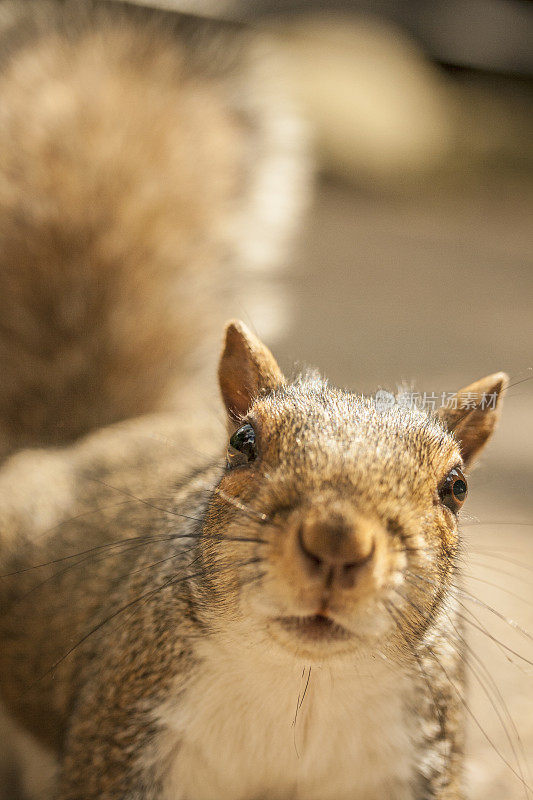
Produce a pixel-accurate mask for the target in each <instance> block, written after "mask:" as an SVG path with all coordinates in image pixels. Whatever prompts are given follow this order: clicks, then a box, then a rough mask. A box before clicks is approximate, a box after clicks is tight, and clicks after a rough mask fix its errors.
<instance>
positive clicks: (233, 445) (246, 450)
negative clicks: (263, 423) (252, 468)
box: [227, 423, 257, 467]
mask: <svg viewBox="0 0 533 800" xmlns="http://www.w3.org/2000/svg"><path fill="white" fill-rule="evenodd" d="M256 456H257V450H256V446H255V431H254V429H253V428H252V426H251V425H250V424H249V423H246V425H243V426H242V427H241V428H239V430H238V431H235V433H234V434H233V436H232V437H231V439H230V440H229V445H228V453H227V458H228V467H239V466H241V465H242V464H248V462H250V461H253V460H254V459H255V457H256Z"/></svg>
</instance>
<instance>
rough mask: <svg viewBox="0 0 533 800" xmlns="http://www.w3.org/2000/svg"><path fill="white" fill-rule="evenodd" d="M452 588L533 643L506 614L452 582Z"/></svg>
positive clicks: (410, 573) (527, 632) (523, 630)
mask: <svg viewBox="0 0 533 800" xmlns="http://www.w3.org/2000/svg"><path fill="white" fill-rule="evenodd" d="M406 573H407V574H409V575H412V576H413V577H417V578H419V579H420V580H422V581H425V582H427V583H430V584H431V585H433V586H436V587H438V584H435V583H432V582H431V581H429V580H428V579H427V578H424V577H423V576H422V575H415V574H414V573H412V572H410V571H409V570H406ZM450 586H452V587H453V588H454V589H455V590H456V591H457V592H459V593H460V594H461V596H462V597H464V598H465V600H469V601H470V602H471V603H475V604H476V605H479V606H481V608H484V609H486V610H487V611H490V612H491V613H492V614H494V615H495V616H496V617H498V619H500V620H502V622H505V623H506V624H507V625H509V626H510V627H511V628H513V629H514V630H516V631H518V632H519V633H521V634H522V635H523V636H525V637H526V638H527V639H530V640H531V641H533V636H532V635H531V634H530V633H529V631H526V630H525V628H522V627H521V626H520V625H519V624H518V622H515V621H514V620H513V619H509V618H508V617H506V616H505V615H504V614H501V613H500V612H499V611H498V610H497V609H495V608H494V607H493V606H491V605H489V604H488V603H485V602H484V601H483V600H480V599H479V597H476V596H475V595H473V594H472V593H471V592H468V591H466V589H463V588H462V587H461V586H457V585H456V584H455V583H451V582H450Z"/></svg>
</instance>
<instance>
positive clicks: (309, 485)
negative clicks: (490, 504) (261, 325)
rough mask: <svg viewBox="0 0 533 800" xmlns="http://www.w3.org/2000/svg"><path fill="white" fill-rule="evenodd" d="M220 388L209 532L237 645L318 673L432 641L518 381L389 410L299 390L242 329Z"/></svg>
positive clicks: (308, 385) (304, 381)
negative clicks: (462, 525) (223, 451)
mask: <svg viewBox="0 0 533 800" xmlns="http://www.w3.org/2000/svg"><path fill="white" fill-rule="evenodd" d="M219 381H220V388H221V392H222V397H223V400H224V404H225V406H226V409H227V413H228V417H229V424H230V435H229V442H228V450H227V466H226V469H225V472H224V474H223V476H222V478H221V480H220V483H219V485H218V488H217V490H216V491H215V492H214V494H213V496H212V499H211V501H210V505H209V507H208V511H207V516H206V522H205V528H204V537H203V547H204V558H205V559H208V560H209V562H210V563H211V564H212V565H213V567H217V568H214V569H212V570H207V571H206V572H207V573H208V574H209V575H210V576H211V577H210V579H209V588H208V590H209V591H211V592H213V593H214V595H215V596H216V599H217V603H216V604H215V605H216V608H217V612H216V613H218V614H221V615H228V619H229V618H230V617H231V619H232V620H233V621H234V624H235V629H234V630H235V631H236V632H238V633H236V635H237V636H238V637H239V638H240V640H241V642H243V641H250V642H251V643H252V644H255V645H256V644H257V643H258V638H260V639H261V640H262V641H263V642H265V643H267V645H268V646H269V648H270V650H272V649H273V645H274V643H275V645H276V648H275V649H278V648H281V649H282V650H283V651H284V652H285V653H287V652H288V653H290V654H293V655H295V656H296V657H298V658H301V659H305V660H307V662H309V660H312V661H313V662H320V661H324V660H325V659H327V658H329V657H331V656H337V657H338V656H342V655H344V654H352V655H353V654H354V653H355V652H356V651H358V650H359V651H361V650H362V649H366V651H367V652H368V650H369V649H370V650H372V651H374V652H375V651H377V650H382V651H383V650H385V649H386V650H388V651H390V650H391V647H392V648H393V649H394V646H399V647H400V648H401V649H402V650H405V641H404V642H403V644H402V639H401V637H403V638H404V640H405V639H406V637H407V638H408V639H409V640H411V641H416V639H417V638H419V637H422V636H423V635H424V633H425V630H426V628H427V626H428V625H429V620H431V619H432V617H434V615H435V614H436V613H437V612H438V611H439V608H440V605H441V603H442V602H443V599H444V598H445V597H446V596H447V594H448V590H449V589H450V586H452V587H453V584H454V570H455V568H456V558H457V554H458V548H459V538H458V513H459V511H460V509H461V507H462V505H463V503H464V501H465V498H466V493H467V487H466V478H465V472H466V470H467V469H468V467H469V466H470V464H471V462H472V460H473V459H474V458H475V456H476V455H477V453H478V452H479V451H480V449H481V448H482V447H483V446H484V444H485V443H486V442H487V440H488V439H489V437H490V435H491V433H492V431H493V430H494V427H495V424H496V422H497V418H498V414H499V409H500V400H501V396H502V392H503V390H504V388H505V386H506V385H507V378H506V376H505V375H504V374H503V373H497V374H495V375H491V376H490V377H487V378H485V379H483V380H481V381H478V382H477V383H474V384H472V385H471V386H468V387H467V388H465V389H463V390H462V391H461V392H459V393H458V394H457V395H456V396H455V399H454V401H453V402H450V403H449V408H447V409H444V410H441V413H440V414H428V413H426V412H425V411H423V410H422V409H420V408H416V407H405V406H402V405H401V404H398V403H397V402H391V403H389V404H388V405H387V406H386V407H382V406H380V404H379V403H377V402H376V401H375V400H374V399H371V398H364V397H362V396H360V395H356V394H352V393H351V392H347V391H340V390H338V389H334V388H331V387H329V386H328V384H327V383H326V382H325V381H323V380H321V379H320V378H318V377H316V376H315V375H309V376H307V377H306V376H304V377H300V378H298V379H297V380H296V381H295V382H294V383H289V382H287V381H286V380H285V378H284V377H283V374H282V373H281V370H280V369H279V367H278V365H277V363H276V361H275V359H274V357H273V356H272V354H271V353H270V352H269V350H268V349H267V348H266V347H265V346H264V345H263V344H262V343H261V342H259V341H258V339H257V338H256V337H255V336H253V334H252V333H250V331H248V330H247V328H246V327H245V326H244V325H243V324H242V323H240V322H232V323H230V324H229V325H228V326H227V330H226V339H225V344H224V349H223V352H222V356H221V359H220V365H219ZM487 398H488V399H487ZM224 628H226V626H224Z"/></svg>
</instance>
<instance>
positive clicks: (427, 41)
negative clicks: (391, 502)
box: [173, 0, 533, 800]
mask: <svg viewBox="0 0 533 800" xmlns="http://www.w3.org/2000/svg"><path fill="white" fill-rule="evenodd" d="M176 4H178V5H180V6H181V7H182V8H185V7H188V8H189V9H191V10H195V11H198V10H201V11H203V12H204V13H210V14H212V13H214V12H215V11H216V13H218V14H220V15H222V16H225V17H226V18H232V19H239V20H245V21H247V22H250V23H251V24H253V25H257V26H261V27H266V28H269V29H270V30H271V31H272V33H273V35H274V38H275V39H276V41H277V44H278V45H279V46H280V48H281V52H280V54H279V58H280V59H282V63H283V71H284V74H285V75H286V76H287V78H288V80H289V81H290V82H291V84H292V90H293V93H294V95H295V97H296V99H297V101H298V102H299V104H300V107H301V109H302V111H303V113H304V116H305V117H306V118H307V121H308V125H309V133H310V142H311V149H312V151H313V153H314V157H315V159H316V163H317V171H318V176H317V179H316V186H315V196H314V201H313V204H312V207H311V209H310V211H309V214H308V217H307V222H306V224H305V226H304V228H303V229H302V231H301V233H300V235H299V237H298V240H297V242H296V245H295V248H294V252H293V258H292V260H291V262H290V263H289V264H288V266H287V269H286V271H285V272H284V273H282V274H280V275H279V276H278V277H277V280H278V283H279V286H278V289H277V290H276V291H275V292H274V293H273V292H272V276H271V275H268V276H266V278H264V282H263V284H262V283H261V280H260V276H259V282H258V283H257V285H256V288H255V290H254V293H253V295H252V296H251V297H250V301H249V304H247V307H246V308H244V309H243V314H244V315H245V318H246V313H247V314H248V320H249V322H250V323H252V324H253V325H254V326H255V328H256V329H257V330H258V331H259V333H260V334H261V335H264V336H265V337H266V338H267V339H268V340H269V341H270V342H273V343H274V345H275V347H276V353H277V354H280V355H281V361H282V364H283V366H284V367H285V368H286V369H287V370H288V371H289V372H290V371H291V370H293V369H294V364H295V363H299V364H302V363H304V364H311V365H313V366H316V367H318V368H319V369H320V370H321V371H322V373H324V374H325V375H327V376H328V377H329V378H330V379H331V380H332V381H333V382H335V383H337V384H340V385H342V386H347V387H349V388H351V389H355V390H358V391H364V392H373V391H375V390H376V389H377V388H378V387H382V388H385V389H391V390H393V391H394V390H395V388H396V386H397V384H401V383H402V382H407V383H408V385H410V386H411V385H412V386H413V387H414V388H415V389H416V390H418V391H420V392H424V391H427V392H429V393H432V392H435V393H436V394H437V395H438V396H440V393H441V392H447V393H448V392H453V391H455V390H456V389H458V388H459V387H460V386H463V385H465V384H468V383H470V382H471V381H473V380H475V379H477V378H479V377H481V376H482V375H485V374H487V373H490V372H494V371H496V370H500V369H503V370H506V371H507V372H508V373H509V374H510V375H511V378H512V381H511V389H510V390H509V392H508V397H507V401H506V407H505V411H504V418H503V421H502V424H501V426H500V429H499V431H498V433H497V435H496V438H495V441H494V442H493V443H492V445H491V447H490V448H489V450H488V452H487V453H486V455H485V456H484V457H483V458H482V460H481V463H480V464H479V466H478V467H477V469H476V470H475V472H474V474H473V475H472V478H471V496H470V499H469V502H468V509H467V515H466V517H465V520H464V535H465V539H466V541H467V547H468V550H469V557H468V566H467V567H466V573H467V575H468V576H469V577H468V591H469V592H471V593H472V596H473V597H475V598H476V599H475V600H471V601H469V602H468V603H467V605H468V607H469V608H470V610H471V611H473V612H474V613H475V614H476V617H477V618H478V620H479V623H480V625H479V627H480V628H485V630H486V631H487V632H488V633H489V635H490V636H491V637H494V639H496V640H499V641H501V642H502V643H503V644H504V645H505V646H506V647H509V648H512V650H514V651H515V653H517V654H519V655H516V654H515V653H512V652H510V651H509V650H506V649H505V647H502V646H501V645H499V644H498V642H497V641H494V640H491V639H490V638H489V636H487V635H486V634H485V633H481V632H480V631H479V630H475V629H474V628H473V626H472V630H469V634H470V645H471V648H472V652H473V655H472V656H471V664H472V672H473V674H472V675H471V678H470V681H471V690H470V691H471V694H470V700H469V707H470V711H469V712H468V715H469V719H470V723H471V724H470V736H469V742H468V762H467V763H468V773H467V779H468V787H469V796H470V797H471V798H474V799H475V800H482V798H483V800H502V798H506V799H507V798H508V799H509V800H514V798H521V797H524V796H526V794H525V792H524V789H523V787H522V786H521V784H520V782H519V781H518V780H517V779H516V777H515V776H514V775H513V773H512V770H511V769H510V767H509V766H508V765H507V764H506V763H505V761H507V762H508V763H509V764H511V765H512V766H513V768H514V769H515V770H516V769H517V755H518V757H519V758H520V757H521V758H522V761H523V762H528V768H529V775H528V774H527V767H524V769H525V770H526V772H525V776H526V779H527V780H529V783H530V785H532V777H531V773H532V772H533V713H532V709H533V667H532V666H531V664H528V663H527V662H526V661H524V660H523V658H525V659H528V660H529V661H532V660H533V646H532V642H531V638H528V636H527V635H525V634H523V633H521V632H520V631H518V630H517V629H516V625H515V626H514V627H513V624H512V622H513V621H514V623H516V624H518V625H520V626H521V627H523V628H524V629H525V630H528V631H533V496H532V494H533V493H532V487H533V446H532V445H533V436H532V434H533V423H532V419H533V371H532V367H533V352H532V343H533V302H532V301H533V258H532V251H533V247H532V246H533V92H532V87H533V6H532V4H531V3H529V2H521V1H520V0H468V2H464V0H432V2H430V3H428V2H425V1H424V0H410V1H409V0H406V1H405V2H397V1H396V0H374V1H370V0H368V1H367V2H363V1H361V2H357V1H356V0H352V2H347V0H345V1H344V2H340V1H339V2H336V1H335V0H328V2H327V3H325V2H318V0H307V2H306V1H305V0H303V1H301V2H290V0H278V2H274V0H271V1H269V0H253V2H252V0H248V2H242V3H239V2H231V1H228V2H226V3H222V2H218V3H217V4H216V6H213V4H211V3H209V2H208V0H204V3H203V4H202V3H200V2H199V1H198V2H196V0H190V2H189V3H185V2H183V3H176V2H174V3H173V5H176ZM200 6H201V8H200ZM261 287H262V288H261ZM279 287H281V291H280V290H279ZM480 602H484V603H487V604H489V605H490V606H491V607H492V609H493V611H489V610H487V609H484V608H482V607H481V605H480ZM494 612H497V613H494ZM498 614H500V615H502V617H504V618H506V619H508V620H510V621H511V624H510V623H509V622H506V621H505V620H504V619H502V618H499V617H498V616H497V615H498ZM520 656H522V657H523V658H521V657H520ZM474 673H475V674H474ZM489 740H490V741H489ZM521 752H522V753H523V756H520V753H521Z"/></svg>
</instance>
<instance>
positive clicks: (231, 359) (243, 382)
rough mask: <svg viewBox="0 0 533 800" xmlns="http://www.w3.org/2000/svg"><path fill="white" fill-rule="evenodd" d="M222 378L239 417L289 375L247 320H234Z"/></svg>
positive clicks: (221, 363) (221, 364) (228, 328)
mask: <svg viewBox="0 0 533 800" xmlns="http://www.w3.org/2000/svg"><path fill="white" fill-rule="evenodd" d="M218 382H219V384H220V391H221V393H222V398H223V400H224V403H225V405H226V408H227V410H228V414H229V415H230V418H231V419H232V420H233V421H238V420H239V419H241V418H242V417H243V416H244V415H245V414H246V412H247V411H248V409H249V408H250V406H251V405H252V403H253V401H254V399H255V398H256V397H258V396H259V395H260V394H261V393H262V392H265V391H271V390H272V389H276V388H277V387H278V386H281V385H282V384H284V383H285V378H284V377H283V373H282V372H281V370H280V368H279V367H278V364H277V362H276V359H275V358H274V356H273V355H272V353H271V352H270V350H269V349H268V347H265V345H264V344H263V343H262V342H260V341H259V339H258V338H257V337H256V336H254V335H253V333H252V332H251V331H249V330H248V328H247V327H246V325H245V324H244V323H243V322H240V321H239V320H232V321H231V322H228V324H227V326H226V337H225V340H224V347H223V350H222V355H221V356H220V361H219V365H218Z"/></svg>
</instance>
